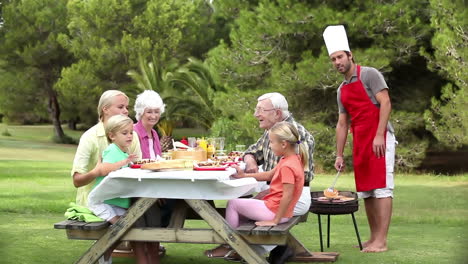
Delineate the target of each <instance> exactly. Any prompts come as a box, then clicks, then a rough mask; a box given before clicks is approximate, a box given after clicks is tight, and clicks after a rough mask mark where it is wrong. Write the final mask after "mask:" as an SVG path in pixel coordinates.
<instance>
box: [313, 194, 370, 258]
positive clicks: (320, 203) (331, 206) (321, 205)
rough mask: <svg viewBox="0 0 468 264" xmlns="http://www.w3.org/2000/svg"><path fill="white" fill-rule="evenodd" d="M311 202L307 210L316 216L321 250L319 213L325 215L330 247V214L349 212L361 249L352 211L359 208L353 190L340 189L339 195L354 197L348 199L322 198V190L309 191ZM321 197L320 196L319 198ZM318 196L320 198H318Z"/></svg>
mask: <svg viewBox="0 0 468 264" xmlns="http://www.w3.org/2000/svg"><path fill="white" fill-rule="evenodd" d="M310 194H311V196H312V203H311V205H310V209H309V211H310V212H311V213H314V214H316V215H317V216H318V224H319V236H320V250H321V251H322V252H323V240H322V219H321V215H327V218H328V219H327V220H328V221H327V248H329V247H330V215H343V214H351V216H352V218H353V224H354V230H355V231H356V237H357V240H358V243H359V248H360V249H361V250H362V244H361V238H360V236H359V231H358V227H357V224H356V218H355V217H354V212H356V211H358V210H359V202H358V197H357V194H356V193H355V192H348V191H340V192H339V195H340V196H344V197H349V198H354V199H352V200H349V201H343V200H334V199H324V198H323V197H324V196H325V195H324V194H323V191H322V192H311V193H310ZM320 197H322V198H320ZM319 198H320V199H319Z"/></svg>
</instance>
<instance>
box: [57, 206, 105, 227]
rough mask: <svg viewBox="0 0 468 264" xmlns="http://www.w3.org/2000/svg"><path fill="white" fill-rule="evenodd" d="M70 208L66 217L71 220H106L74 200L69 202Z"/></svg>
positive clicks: (89, 221) (88, 221)
mask: <svg viewBox="0 0 468 264" xmlns="http://www.w3.org/2000/svg"><path fill="white" fill-rule="evenodd" d="M69 206H70V208H68V209H67V211H66V212H65V217H66V218H67V219H69V220H77V221H84V222H87V223H92V222H103V221H104V220H103V219H101V218H100V217H97V216H96V215H95V214H93V212H91V210H89V209H88V208H86V207H84V206H81V205H77V204H76V203H74V202H71V203H70V204H69Z"/></svg>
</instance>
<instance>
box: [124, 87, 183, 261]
mask: <svg viewBox="0 0 468 264" xmlns="http://www.w3.org/2000/svg"><path fill="white" fill-rule="evenodd" d="M164 108H165V105H164V103H163V100H162V99H161V96H159V94H158V93H157V92H155V91H152V90H146V91H143V92H142V93H141V94H139V95H138V96H137V99H136V101H135V118H136V120H137V121H138V122H137V123H136V124H135V125H134V126H133V130H134V131H135V132H136V134H137V135H138V138H139V140H140V147H141V152H142V157H143V158H144V159H156V158H157V157H158V156H159V157H160V156H161V145H160V143H159V136H158V133H156V130H154V126H155V125H156V124H157V123H158V122H159V119H160V117H161V114H162V113H164ZM159 201H160V202H159V204H158V205H156V204H155V205H153V207H151V208H150V209H149V210H148V211H146V213H145V214H144V215H143V216H142V217H141V218H140V219H139V220H138V221H137V223H136V224H135V226H138V227H159V226H163V227H166V226H167V225H168V224H169V219H170V216H171V212H172V207H173V206H174V204H175V200H169V199H165V200H162V199H159ZM158 246H159V243H146V247H147V249H148V250H147V251H148V252H154V251H155V250H157V249H158ZM165 251H166V249H165V248H164V247H163V246H162V245H161V246H159V252H160V255H164V254H165ZM156 252H157V251H156Z"/></svg>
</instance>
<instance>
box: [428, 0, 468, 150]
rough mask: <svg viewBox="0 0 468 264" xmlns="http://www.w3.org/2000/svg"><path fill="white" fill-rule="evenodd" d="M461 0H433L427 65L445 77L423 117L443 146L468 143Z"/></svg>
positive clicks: (467, 44) (467, 22)
mask: <svg viewBox="0 0 468 264" xmlns="http://www.w3.org/2000/svg"><path fill="white" fill-rule="evenodd" d="M464 2H465V1H463V0H458V1H446V0H432V1H430V3H431V7H432V16H431V25H432V27H433V28H434V31H435V33H434V36H433V38H432V48H433V52H430V51H425V50H422V53H423V54H424V55H426V57H427V58H428V59H429V61H430V64H429V66H430V67H431V69H433V70H434V71H437V72H439V73H440V74H441V75H442V76H444V77H445V78H446V80H447V82H448V83H447V84H445V85H444V86H443V88H442V91H441V94H440V97H433V98H432V100H431V109H430V110H426V111H425V114H424V117H425V120H426V128H427V129H428V130H429V131H431V132H432V133H433V134H434V136H435V137H436V138H437V140H438V141H439V142H440V143H442V145H443V146H444V147H446V148H450V149H456V148H459V147H461V146H463V145H468V113H467V109H468V71H467V70H466V68H467V67H468V19H467V17H468V10H467V9H466V3H464Z"/></svg>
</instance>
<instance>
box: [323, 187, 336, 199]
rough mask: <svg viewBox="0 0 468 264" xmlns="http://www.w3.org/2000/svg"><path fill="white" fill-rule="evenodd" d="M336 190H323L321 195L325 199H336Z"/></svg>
mask: <svg viewBox="0 0 468 264" xmlns="http://www.w3.org/2000/svg"><path fill="white" fill-rule="evenodd" d="M338 194H339V193H338V190H337V189H329V188H327V189H325V190H324V191H323V195H325V197H327V198H336V197H337V196H338Z"/></svg>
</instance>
